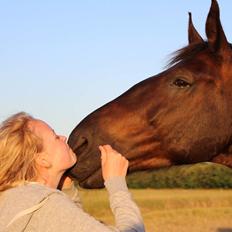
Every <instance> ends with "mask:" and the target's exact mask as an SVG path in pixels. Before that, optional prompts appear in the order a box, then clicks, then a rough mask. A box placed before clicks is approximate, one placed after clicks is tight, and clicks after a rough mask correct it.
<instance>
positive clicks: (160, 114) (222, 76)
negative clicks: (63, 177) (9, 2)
mask: <svg viewBox="0 0 232 232" xmlns="http://www.w3.org/2000/svg"><path fill="white" fill-rule="evenodd" d="M206 35H207V41H204V40H203V39H202V38H201V36H200V35H199V34H198V32H197V31H196V29H195V28H194V26H193V24H192V19H191V14H189V30H188V38H189V45H188V46H187V47H185V48H183V49H181V50H179V51H178V52H177V54H176V56H175V57H174V58H173V60H172V61H171V63H170V67H169V68H168V69H167V70H166V71H164V72H162V73H160V74H158V75H156V76H152V77H150V78H148V79H146V80H144V81H142V82H140V83H138V84H136V85H135V86H133V87H132V88H131V89H129V90H128V91H127V92H125V93H124V94H122V95H121V96H119V97H118V98H116V99H115V100H113V101H111V102H109V103H108V104H106V105H104V106H103V107H101V108H99V109H97V110H96V111H94V112H93V113H91V114H90V115H88V116H87V117H86V118H85V119H84V120H83V121H82V122H81V123H80V124H79V125H78V126H77V127H76V128H75V129H74V130H73V132H72V133H71V135H70V137H69V144H70V146H71V147H72V148H73V150H74V151H75V153H76V155H77V157H78V162H77V164H76V165H75V167H74V168H73V169H72V170H71V172H70V173H71V175H72V176H74V177H75V178H77V179H78V180H79V182H80V184H81V186H83V187H91V188H94V187H102V186H103V180H102V176H101V169H100V168H101V165H100V153H99V150H98V146H99V145H100V144H111V145H112V146H113V147H114V148H115V149H117V150H118V151H119V152H121V153H122V154H123V155H125V156H126V157H127V159H128V160H129V161H130V166H129V171H136V170H142V169H152V168H156V167H164V166H170V165H172V164H183V163H195V162H201V161H209V160H211V159H212V158H213V157H214V156H216V155H217V154H219V153H221V152H223V151H225V150H226V149H228V147H229V145H230V142H231V135H232V107H231V102H232V50H231V45H230V44H229V43H228V42H227V39H226V36H225V34H224V32H223V28H222V26H221V22H220V18H219V7H218V4H217V2H216V0H212V5H211V8H210V11H209V14H208V17H207V21H206Z"/></svg>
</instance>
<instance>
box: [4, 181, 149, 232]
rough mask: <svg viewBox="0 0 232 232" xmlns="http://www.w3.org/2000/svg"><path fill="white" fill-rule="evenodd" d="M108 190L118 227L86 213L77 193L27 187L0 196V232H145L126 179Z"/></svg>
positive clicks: (108, 184)
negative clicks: (108, 224) (106, 223)
mask: <svg viewBox="0 0 232 232" xmlns="http://www.w3.org/2000/svg"><path fill="white" fill-rule="evenodd" d="M105 186H106V189H107V191H108V193H109V200H110V207H111V210H112V212H113V214H114V217H115V227H110V226H107V225H105V224H103V223H101V222H99V221H97V220H96V219H95V218H93V217H92V216H90V215H89V214H87V213H85V212H84V211H83V209H82V207H81V204H80V201H79V198H78V194H77V190H76V189H69V190H66V193H64V192H61V191H59V190H56V189H51V188H49V187H46V186H44V185H42V184H38V183H28V184H26V185H22V186H18V187H15V188H11V189H9V190H6V191H4V192H3V193H1V194H0V232H3V231H4V232H19V231H20V232H22V231H28V232H29V231H30V232H40V231H41V232H58V231H59V232H64V231H65V232H76V231H78V232H112V231H118V232H119V231H122V232H144V231H145V229H144V225H143V220H142V217H141V215H140V211H139V209H138V207H137V206H136V204H135V203H134V201H133V200H132V198H131V195H130V193H129V192H128V189H127V185H126V182H125V178H122V177H114V178H111V179H110V180H108V181H106V182H105ZM15 217H16V218H15ZM13 218H14V219H13ZM12 219H13V221H12ZM7 226H8V227H7Z"/></svg>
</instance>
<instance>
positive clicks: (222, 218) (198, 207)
mask: <svg viewBox="0 0 232 232" xmlns="http://www.w3.org/2000/svg"><path fill="white" fill-rule="evenodd" d="M130 191H131V193H132V195H133V198H134V200H135V201H136V202H137V204H138V206H139V208H140V209H141V212H142V215H143V218H144V222H145V227H146V231H147V232H153V231H158V232H177V231H178V232H193V231H194V232H201V231H202V232H203V231H204V232H211V231H214V232H232V190H182V189H168V190H154V189H144V190H130ZM80 194H81V198H82V202H83V205H84V208H85V210H86V211H87V212H89V213H90V214H91V215H93V216H94V217H96V218H98V219H99V220H101V221H104V222H106V223H108V224H114V219H113V216H112V213H111V211H110V208H109V204H108V197H107V192H106V191H105V190H80Z"/></svg>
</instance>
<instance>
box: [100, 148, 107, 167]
mask: <svg viewBox="0 0 232 232" xmlns="http://www.w3.org/2000/svg"><path fill="white" fill-rule="evenodd" d="M99 149H100V151H101V165H102V166H103V165H104V164H105V162H106V151H105V149H104V147H103V146H99Z"/></svg>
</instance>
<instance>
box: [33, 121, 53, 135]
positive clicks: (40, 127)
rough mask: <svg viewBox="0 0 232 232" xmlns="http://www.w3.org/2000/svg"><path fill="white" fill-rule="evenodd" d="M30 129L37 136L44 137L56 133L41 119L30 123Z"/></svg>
mask: <svg viewBox="0 0 232 232" xmlns="http://www.w3.org/2000/svg"><path fill="white" fill-rule="evenodd" d="M29 128H30V129H31V130H32V131H33V132H35V134H37V135H40V136H41V135H43V134H47V133H54V130H53V129H52V128H51V127H50V126H49V125H48V124H47V123H46V122H44V121H42V120H40V119H34V120H32V121H31V122H30V123H29Z"/></svg>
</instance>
